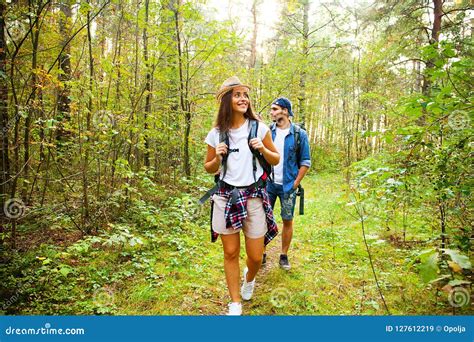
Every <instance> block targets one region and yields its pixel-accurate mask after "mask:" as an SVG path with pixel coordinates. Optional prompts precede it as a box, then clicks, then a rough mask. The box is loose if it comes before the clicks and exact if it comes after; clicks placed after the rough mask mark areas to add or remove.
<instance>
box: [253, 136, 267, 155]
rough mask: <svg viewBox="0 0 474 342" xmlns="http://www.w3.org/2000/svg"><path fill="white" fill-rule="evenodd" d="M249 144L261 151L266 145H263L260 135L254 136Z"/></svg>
mask: <svg viewBox="0 0 474 342" xmlns="http://www.w3.org/2000/svg"><path fill="white" fill-rule="evenodd" d="M249 145H250V147H251V148H253V149H254V150H258V151H260V152H262V149H263V148H264V147H265V146H264V145H263V142H262V139H260V138H259V137H256V138H253V139H252V140H250V142H249Z"/></svg>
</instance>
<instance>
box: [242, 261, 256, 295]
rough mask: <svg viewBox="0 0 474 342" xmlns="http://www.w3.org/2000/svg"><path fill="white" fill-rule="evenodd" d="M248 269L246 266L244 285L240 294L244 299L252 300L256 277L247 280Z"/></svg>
mask: <svg viewBox="0 0 474 342" xmlns="http://www.w3.org/2000/svg"><path fill="white" fill-rule="evenodd" d="M248 271H249V269H248V268H247V267H245V268H244V281H243V284H242V287H241V288H240V295H241V296H242V299H243V300H250V299H251V298H252V295H253V289H254V288H255V279H254V280H252V281H249V282H247V272H248Z"/></svg>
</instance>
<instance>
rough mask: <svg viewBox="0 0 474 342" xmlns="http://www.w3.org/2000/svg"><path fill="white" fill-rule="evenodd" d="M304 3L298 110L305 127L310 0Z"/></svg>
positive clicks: (303, 0) (304, 0)
mask: <svg viewBox="0 0 474 342" xmlns="http://www.w3.org/2000/svg"><path fill="white" fill-rule="evenodd" d="M302 3H303V48H302V55H303V63H302V66H301V73H300V82H299V88H300V89H299V96H298V110H299V117H300V122H301V123H302V124H303V126H304V125H305V121H306V108H305V103H306V73H307V71H306V68H307V67H308V57H309V20H308V15H309V0H302Z"/></svg>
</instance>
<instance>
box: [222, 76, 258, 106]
mask: <svg viewBox="0 0 474 342" xmlns="http://www.w3.org/2000/svg"><path fill="white" fill-rule="evenodd" d="M237 87H245V88H249V90H250V87H249V86H248V85H245V84H242V82H240V80H239V78H238V77H237V76H232V77H229V78H228V79H226V80H225V81H224V83H222V85H221V87H220V89H219V91H218V92H217V94H216V98H217V100H218V101H220V100H221V99H222V96H224V94H225V93H227V92H228V91H229V90H232V89H234V88H237Z"/></svg>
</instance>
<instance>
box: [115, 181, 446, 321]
mask: <svg viewBox="0 0 474 342" xmlns="http://www.w3.org/2000/svg"><path fill="white" fill-rule="evenodd" d="M304 187H305V190H306V202H305V211H306V213H305V215H303V216H299V215H298V214H297V215H296V216H295V231H294V239H293V242H292V246H291V249H290V253H289V257H290V261H291V263H292V269H291V270H290V271H289V272H287V271H283V270H281V269H280V268H279V267H277V263H278V255H279V249H280V244H281V240H280V236H279V237H278V238H277V239H276V240H275V241H273V242H272V243H271V244H270V245H269V249H268V255H269V256H268V264H267V266H266V267H265V268H263V269H262V270H261V271H260V273H259V275H258V278H257V286H256V290H255V295H254V298H253V299H252V300H251V301H250V302H247V303H245V304H244V312H245V314H249V315H273V314H277V315H341V314H342V315H383V314H387V312H386V310H385V309H384V306H383V303H382V300H381V298H380V295H379V292H378V291H377V286H376V283H375V281H374V277H373V274H372V271H371V268H370V265H369V259H368V254H367V251H366V248H365V245H364V243H363V236H362V231H361V227H360V222H359V221H358V220H357V219H355V218H354V217H352V216H351V213H350V211H349V212H348V210H351V208H350V207H347V206H346V203H347V202H348V198H347V195H346V194H347V192H346V188H345V183H344V181H343V179H342V178H341V177H340V176H339V175H337V174H322V175H312V176H309V177H307V178H306V179H305V182H304ZM275 214H276V215H277V217H279V209H277V210H276V212H275ZM279 226H281V222H279ZM194 228H195V229H196V230H197V231H196V236H195V237H194V238H192V239H189V238H184V239H185V240H186V241H187V246H198V247H199V249H198V252H196V253H195V254H194V256H188V258H187V261H186V263H180V264H179V265H177V266H176V267H167V266H165V265H166V261H165V260H163V261H162V263H159V264H157V270H156V271H157V272H158V273H160V274H161V275H162V276H163V280H162V282H161V283H160V284H159V285H150V284H149V283H148V282H146V281H144V280H143V279H135V281H134V282H131V283H129V284H127V286H126V288H124V289H123V290H122V291H121V293H120V294H119V296H118V297H117V300H116V306H117V313H118V314H128V315H130V314H132V315H137V314H159V315H162V314H165V315H176V314H178V315H179V314H184V315H201V314H204V315H215V314H223V313H225V309H226V305H227V303H228V301H229V296H228V294H227V289H226V285H225V280H224V279H225V278H224V270H223V256H222V250H221V249H222V247H221V242H220V241H218V242H216V243H215V244H211V243H210V242H209V236H208V228H207V226H206V227H197V226H195V227H194ZM367 235H368V236H367V239H368V243H369V246H370V249H371V252H372V255H373V259H374V266H375V270H376V272H377V275H378V278H379V284H380V286H381V288H382V293H383V295H384V297H385V301H386V303H387V306H388V309H389V310H390V313H391V314H408V315H411V314H414V315H417V314H447V313H450V312H451V308H450V307H449V305H448V304H447V302H446V298H445V297H446V296H445V294H443V295H441V297H440V298H437V297H436V291H434V290H433V289H429V288H427V287H426V285H424V284H422V283H421V282H420V279H419V276H418V274H416V273H415V272H414V270H413V269H412V268H409V267H408V262H409V260H410V257H411V256H412V250H410V249H406V248H400V247H399V246H397V245H392V244H390V241H389V240H388V239H385V238H384V236H386V235H387V232H385V231H384V229H380V228H378V227H377V224H376V223H374V222H371V221H370V219H369V221H368V222H367ZM241 240H243V239H241ZM175 258H179V253H178V255H175ZM168 260H169V259H168ZM244 261H245V253H244V246H243V241H242V248H241V265H243V264H244ZM443 296H444V297H443Z"/></svg>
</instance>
